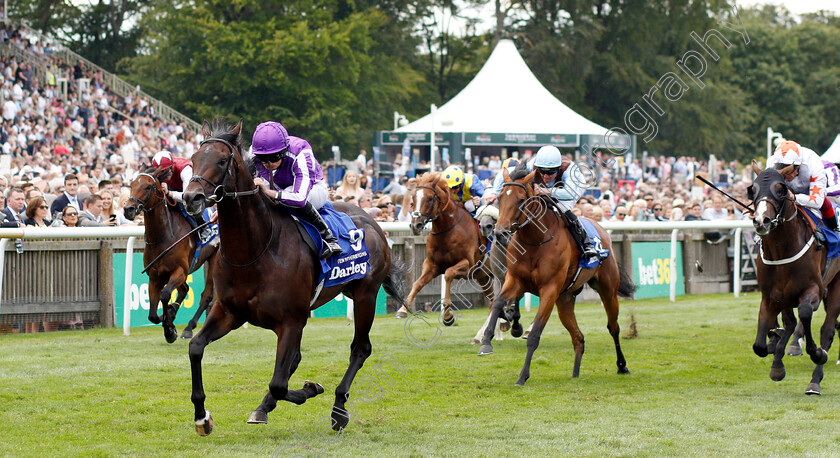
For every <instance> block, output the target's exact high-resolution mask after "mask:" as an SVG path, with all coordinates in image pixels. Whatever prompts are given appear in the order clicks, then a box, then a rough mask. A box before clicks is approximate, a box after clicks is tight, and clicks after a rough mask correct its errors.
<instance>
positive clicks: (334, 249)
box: [320, 239, 342, 259]
mask: <svg viewBox="0 0 840 458" xmlns="http://www.w3.org/2000/svg"><path fill="white" fill-rule="evenodd" d="M323 242H324V247H323V248H322V249H321V255H320V257H321V259H329V258H331V257H333V256H335V255H337V254H340V253H341V251H342V250H341V245H339V244H338V240H336V239H332V240H324V241H323Z"/></svg>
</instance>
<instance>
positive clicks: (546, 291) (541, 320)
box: [516, 284, 559, 386]
mask: <svg viewBox="0 0 840 458" xmlns="http://www.w3.org/2000/svg"><path fill="white" fill-rule="evenodd" d="M558 295H559V293H558V291H557V287H556V286H555V285H553V284H552V285H551V287H549V288H543V289H541V290H540V308H539V310H537V316H536V317H535V318H534V326H533V329H532V330H531V334H529V335H528V353H527V354H526V355H525V364H524V365H523V366H522V371H521V372H520V373H519V380H517V381H516V385H517V386H525V381H526V380H528V378H530V377H531V358H532V357H533V356H534V352H535V351H536V350H537V347H539V346H540V336H541V335H542V331H543V329H544V328H545V324H546V323H547V322H548V317H549V316H551V309H553V308H554V302H555V301H556V300H557V296H558Z"/></svg>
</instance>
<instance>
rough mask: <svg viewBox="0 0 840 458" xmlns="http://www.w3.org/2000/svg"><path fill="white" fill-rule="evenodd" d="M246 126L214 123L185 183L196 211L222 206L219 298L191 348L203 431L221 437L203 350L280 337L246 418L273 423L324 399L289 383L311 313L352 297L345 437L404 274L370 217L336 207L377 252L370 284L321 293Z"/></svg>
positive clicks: (340, 424) (339, 417) (335, 415)
mask: <svg viewBox="0 0 840 458" xmlns="http://www.w3.org/2000/svg"><path fill="white" fill-rule="evenodd" d="M241 128H242V123H241V122H240V123H239V124H237V125H236V126H235V127H233V128H230V127H229V126H226V125H225V124H224V123H223V122H221V121H219V120H216V121H214V124H213V126H212V128H211V127H210V126H209V125H207V124H206V123H205V125H204V127H203V129H202V133H203V135H204V137H205V140H204V141H203V142H202V143H201V146H200V148H199V149H198V151H197V152H196V153H195V155H194V156H193V162H194V168H195V174H194V175H193V178H192V180H191V181H190V183H189V184H188V185H187V187H186V189H185V193H184V201H185V202H186V205H187V209H188V210H189V211H190V212H193V213H197V212H199V211H201V210H202V209H203V208H204V206H205V205H206V204H207V202H208V201H216V202H218V204H217V205H218V211H219V234H220V237H221V242H220V245H219V254H220V256H219V258H217V259H216V261H215V263H214V264H215V267H216V268H215V269H214V270H213V280H214V282H215V285H216V300H215V302H214V303H213V307H212V309H211V310H210V313H209V314H208V316H207V321H206V322H205V323H204V326H203V327H202V328H201V331H199V332H198V334H196V335H195V337H193V339H192V340H191V341H190V367H191V371H192V401H193V404H194V406H195V421H196V431H197V432H198V433H199V434H200V435H207V434H210V432H211V431H212V429H213V421H212V417H211V416H210V413H209V412H207V411H206V410H205V408H204V400H205V394H204V386H203V382H202V375H201V359H202V357H203V355H204V348H205V347H206V346H207V344H209V343H210V342H213V341H215V340H218V339H220V338H222V337H223V336H225V335H226V334H227V333H228V332H230V331H231V330H233V329H236V328H238V327H240V326H242V324H243V323H245V322H248V323H251V324H254V325H256V326H259V327H262V328H265V329H270V330H272V331H274V333H275V334H276V335H277V356H276V361H275V366H274V374H273V376H272V377H271V382H270V383H269V385H268V386H269V391H268V393H267V394H266V395H265V398H264V399H263V401H262V403H261V404H260V405H259V406H258V407H257V408H256V410H254V411H253V412H252V414H251V416H250V417H249V419H248V422H249V423H265V422H267V421H268V413H269V412H271V411H272V410H273V409H274V408H275V407H276V406H277V401H278V400H285V401H289V402H293V403H295V404H303V403H304V402H306V400H307V399H308V398H311V397H314V396H316V395H318V394H320V393H323V392H324V388H323V387H322V386H321V385H320V384H317V383H312V382H309V381H306V383H304V385H303V388H302V389H299V390H292V389H289V378H290V377H291V376H292V374H294V372H295V370H296V369H297V367H298V364H299V363H300V360H301V353H300V341H301V337H302V335H303V327H304V326H305V325H306V322H307V320H308V319H309V316H310V313H311V311H312V310H314V309H316V308H318V307H320V306H321V305H323V304H325V303H326V302H328V301H329V300H330V299H332V298H333V297H335V296H336V295H338V294H339V293H344V294H345V295H347V296H348V297H350V298H352V299H353V301H354V305H355V309H354V310H355V312H354V313H355V315H354V320H353V322H354V325H355V336H354V337H353V342H352V343H351V344H350V364H349V366H348V368H347V371H346V372H345V374H344V378H342V380H341V382H340V383H339V385H338V387H337V388H336V390H335V404H334V406H333V409H332V419H333V422H332V427H333V429H335V430H341V429H343V428H344V427H345V426H346V425H347V423H348V421H349V414H348V413H347V410H346V409H345V403H346V402H347V400H348V399H349V392H350V385H351V383H352V382H353V379H354V377H355V376H356V373H357V372H358V371H359V369H361V367H362V365H363V364H364V362H365V360H366V359H367V358H368V356H370V354H371V351H372V346H371V342H370V335H369V334H370V328H371V325H372V324H373V318H374V314H375V311H376V296H377V294H378V293H379V288H380V286H382V287H384V289H385V291H386V292H387V293H388V294H389V295H391V296H392V297H394V298H396V299H397V300H398V301H399V302H400V303H402V302H403V299H402V298H403V295H402V278H403V276H404V275H405V269H404V268H401V266H400V265H399V263H394V264H392V263H391V251H390V249H389V247H388V242H387V240H386V238H385V234H384V233H383V232H382V230H381V229H380V228H379V225H378V224H377V223H376V222H375V221H374V220H373V218H371V217H370V216H369V215H368V214H367V213H365V211H364V210H362V209H361V208H359V207H356V206H354V205H349V204H344V203H337V204H335V208H336V209H337V210H339V211H343V212H345V213H347V214H348V215H349V216H350V218H351V219H352V220H353V222H354V223H355V225H356V227H358V228H360V229H363V230H364V241H365V243H366V244H367V247H368V250H369V251H370V260H369V263H368V264H366V265H365V267H366V268H367V269H368V274H367V276H365V277H363V278H360V279H357V280H353V281H350V282H348V283H345V284H342V285H338V286H333V287H329V288H323V289H322V288H321V287H320V286H319V283H318V281H317V280H318V269H320V264H319V260H318V255H317V254H316V253H315V252H313V251H312V250H311V249H310V248H309V247H308V246H307V243H306V241H305V239H304V238H303V236H302V235H301V233H300V231H299V230H298V227H297V225H296V224H297V223H296V222H295V220H294V218H293V217H292V214H291V213H290V212H289V210H288V209H286V208H285V207H282V206H279V205H278V204H276V203H275V202H274V200H273V199H269V198H268V197H266V196H265V195H263V194H262V193H260V192H258V190H257V188H256V186H255V184H254V180H253V178H252V177H251V174H250V173H249V164H247V163H246V161H245V159H244V158H243V156H242V149H241V143H240V132H241Z"/></svg>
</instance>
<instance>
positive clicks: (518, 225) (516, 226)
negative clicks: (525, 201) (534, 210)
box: [502, 181, 533, 234]
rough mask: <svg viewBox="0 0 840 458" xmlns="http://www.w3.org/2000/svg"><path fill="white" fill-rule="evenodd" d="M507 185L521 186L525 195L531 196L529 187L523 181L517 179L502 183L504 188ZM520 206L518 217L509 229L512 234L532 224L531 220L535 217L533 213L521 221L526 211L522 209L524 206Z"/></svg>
mask: <svg viewBox="0 0 840 458" xmlns="http://www.w3.org/2000/svg"><path fill="white" fill-rule="evenodd" d="M505 186H519V187H520V188H522V189H524V190H525V195H526V196H528V197H529V198H530V197H531V196H530V193H529V192H528V187H527V186H525V185H524V184H522V183H517V182H516V181H511V182H508V183H504V184H503V185H502V189H504V188H505ZM518 207H519V215H517V216H516V219H515V220H514V222H513V224H512V225H511V226H510V229H508V232H510V233H511V234H515V233H516V231H518V230H519V229H522V228H523V227H525V226H527V225H528V224H530V223H531V221H532V218H533V215H527V217H526V218H525V221H524V222H522V223H520V222H519V220H520V219H522V216H523V213H525V212H523V211H522V206H521V205H520V206H518Z"/></svg>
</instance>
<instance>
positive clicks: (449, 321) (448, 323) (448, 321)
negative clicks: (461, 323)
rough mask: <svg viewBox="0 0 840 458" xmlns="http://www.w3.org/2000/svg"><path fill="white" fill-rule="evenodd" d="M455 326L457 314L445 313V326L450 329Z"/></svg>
mask: <svg viewBox="0 0 840 458" xmlns="http://www.w3.org/2000/svg"><path fill="white" fill-rule="evenodd" d="M447 315H448V316H447ZM453 324H455V314H454V313H452V312H445V313H444V314H443V325H444V326H446V327H449V326H452V325H453Z"/></svg>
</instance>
